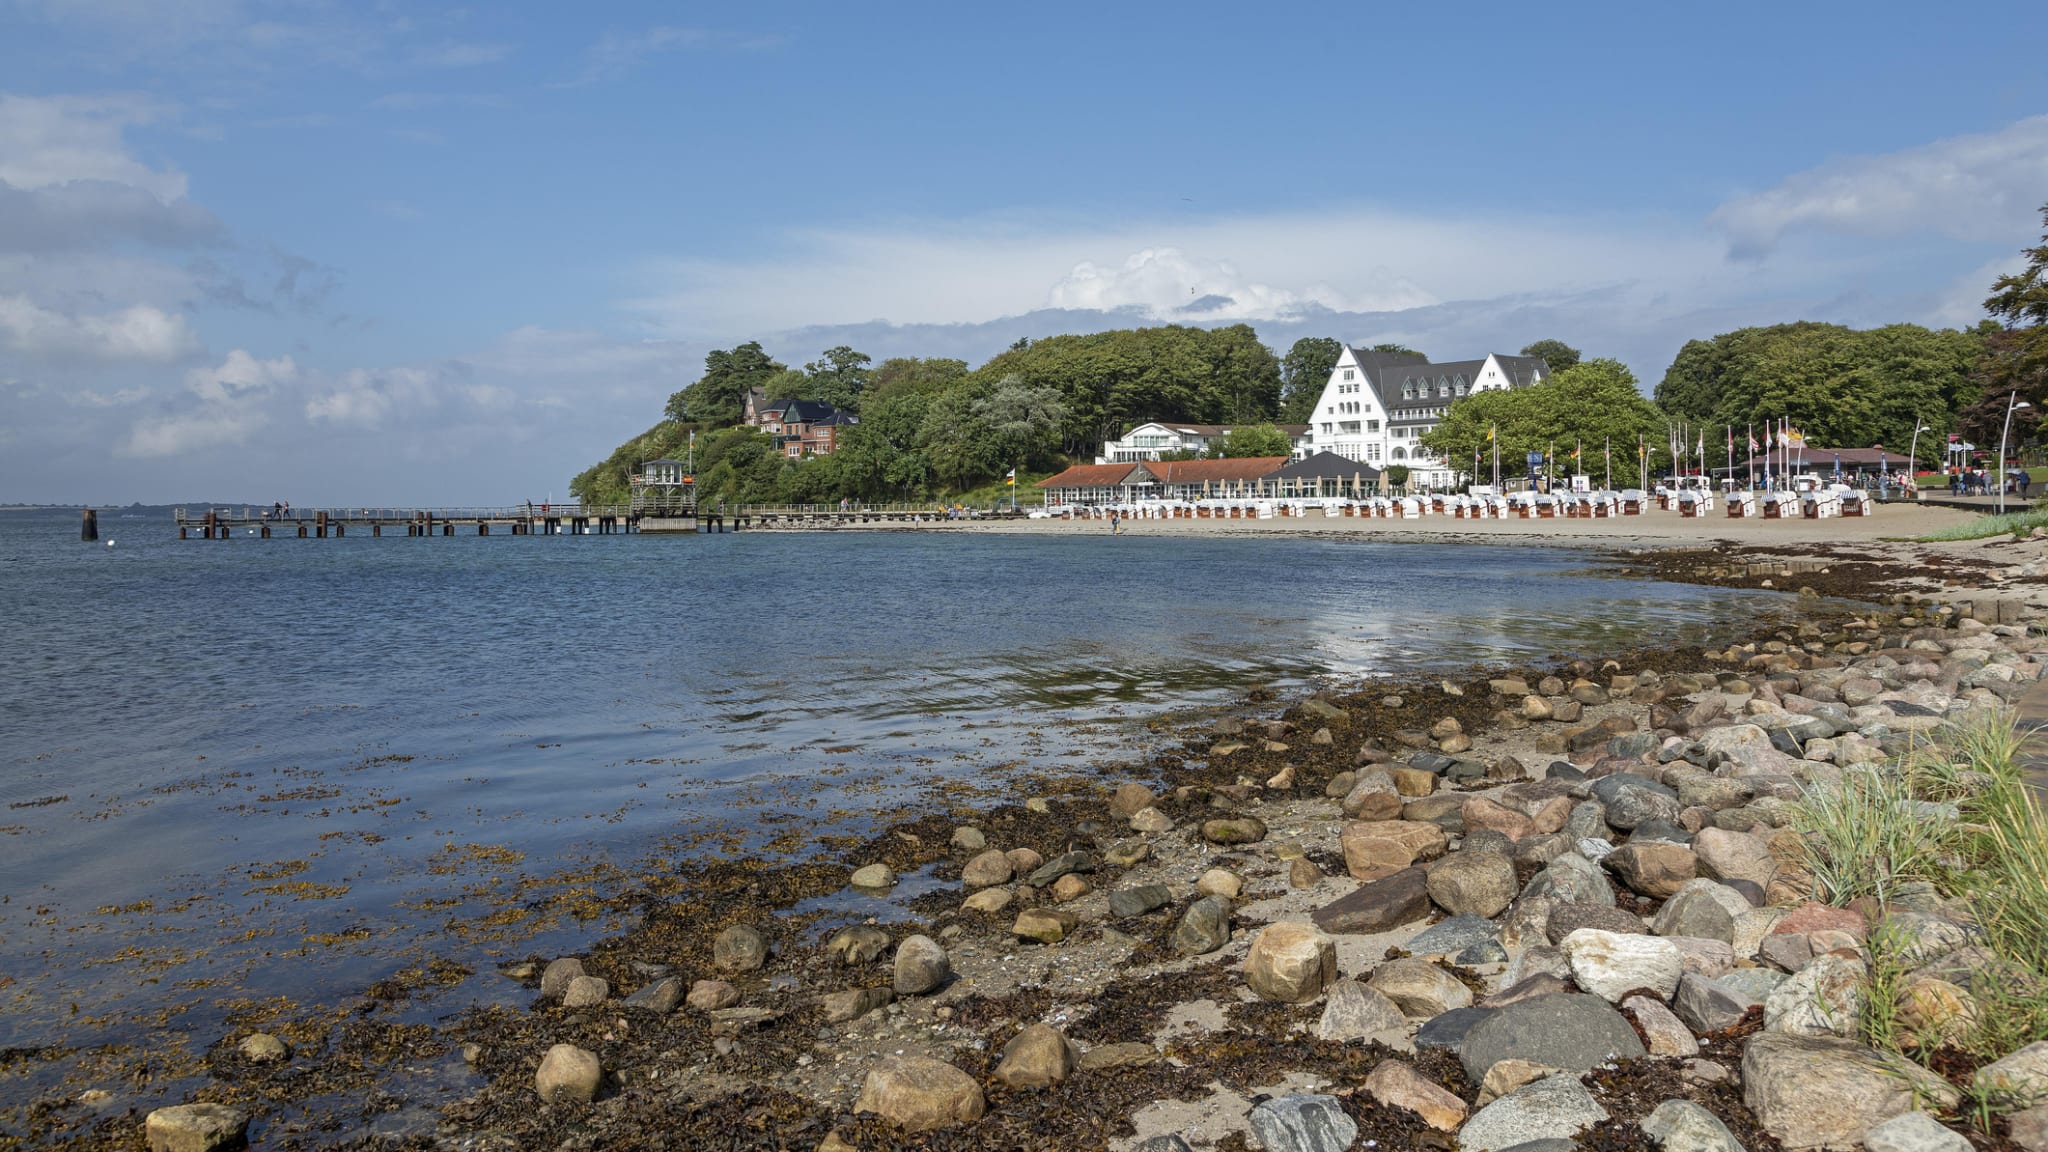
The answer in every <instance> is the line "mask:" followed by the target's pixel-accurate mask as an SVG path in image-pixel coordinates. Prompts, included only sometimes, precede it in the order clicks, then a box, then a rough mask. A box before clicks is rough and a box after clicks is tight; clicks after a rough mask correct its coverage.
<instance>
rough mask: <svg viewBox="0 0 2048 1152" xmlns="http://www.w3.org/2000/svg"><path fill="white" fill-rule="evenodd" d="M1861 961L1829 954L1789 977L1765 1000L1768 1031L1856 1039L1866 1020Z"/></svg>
mask: <svg viewBox="0 0 2048 1152" xmlns="http://www.w3.org/2000/svg"><path fill="white" fill-rule="evenodd" d="M1866 975H1867V972H1866V971H1865V969H1864V966H1863V962H1862V961H1861V960H1854V959H1851V958H1849V957H1847V956H1838V955H1834V954H1829V955H1826V956H1816V957H1814V958H1813V962H1812V963H1811V964H1808V965H1807V966H1806V967H1804V968H1801V969H1800V970H1799V971H1797V972H1795V973H1793V974H1792V975H1791V976H1788V977H1786V979H1785V982H1784V983H1783V984H1780V985H1778V986H1777V987H1776V988H1775V989H1773V990H1772V991H1771V994H1770V995H1769V996H1766V997H1764V1029H1765V1030H1766V1031H1770V1032H1786V1033H1790V1034H1792V1035H1794V1036H1841V1037H1847V1036H1852V1035H1854V1034H1855V1033H1856V1029H1857V1028H1858V1026H1859V1025H1860V1024H1861V1022H1862V1019H1863V1002H1864V998H1865V992H1864V978H1865V976H1866Z"/></svg>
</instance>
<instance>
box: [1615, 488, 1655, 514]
mask: <svg viewBox="0 0 2048 1152" xmlns="http://www.w3.org/2000/svg"><path fill="white" fill-rule="evenodd" d="M1649 502H1650V495H1649V493H1647V492H1644V491H1643V490H1642V489H1640V488H1624V489H1622V491H1621V514H1622V515H1623V516H1641V515H1642V514H1643V506H1644V505H1646V504H1648V503H1649Z"/></svg>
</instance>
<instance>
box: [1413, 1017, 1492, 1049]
mask: <svg viewBox="0 0 2048 1152" xmlns="http://www.w3.org/2000/svg"><path fill="white" fill-rule="evenodd" d="M1491 1015H1493V1009H1491V1008H1453V1009H1451V1010H1450V1011H1449V1012H1445V1013H1443V1014H1441V1015H1439V1016H1436V1017H1434V1018H1432V1019H1430V1020H1427V1021H1425V1022H1424V1023H1423V1025H1422V1027H1420V1028H1418V1029H1416V1030H1415V1046H1416V1047H1417V1048H1442V1049H1445V1050H1446V1051H1452V1052H1455V1051H1457V1050H1458V1049H1459V1048H1460V1047H1461V1046H1463V1045H1464V1043H1465V1037H1466V1035H1467V1034H1468V1033H1470V1032H1471V1031H1472V1029H1473V1028H1475V1027H1477V1026H1478V1024H1479V1022H1480V1021H1481V1020H1484V1019H1486V1018H1487V1017H1489V1016H1491Z"/></svg>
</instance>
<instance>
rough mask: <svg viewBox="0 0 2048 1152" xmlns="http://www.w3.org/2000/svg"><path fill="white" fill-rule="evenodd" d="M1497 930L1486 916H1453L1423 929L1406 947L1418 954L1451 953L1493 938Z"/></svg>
mask: <svg viewBox="0 0 2048 1152" xmlns="http://www.w3.org/2000/svg"><path fill="white" fill-rule="evenodd" d="M1497 931H1499V930H1498V929H1496V928H1495V927H1494V925H1493V921H1491V920H1488V919H1487V918H1486V917H1484V916H1452V917H1450V918H1449V919H1447V920H1443V921H1440V922H1438V923H1435V924H1432V925H1430V926H1429V927H1427V928H1425V929H1423V930H1422V931H1421V932H1420V933H1418V934H1417V935H1416V936H1415V938H1414V939H1412V940H1410V941H1408V943H1407V945H1406V948H1407V951H1409V952H1410V953H1412V954H1414V955H1417V956H1434V955H1439V954H1441V955H1451V954H1453V953H1457V952H1462V951H1464V950H1465V949H1467V948H1470V947H1471V946H1473V945H1474V944H1478V943H1481V942H1482V941H1486V940H1491V939H1493V938H1494V934H1495V933H1496V932H1497Z"/></svg>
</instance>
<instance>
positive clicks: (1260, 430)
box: [1209, 424, 1294, 460]
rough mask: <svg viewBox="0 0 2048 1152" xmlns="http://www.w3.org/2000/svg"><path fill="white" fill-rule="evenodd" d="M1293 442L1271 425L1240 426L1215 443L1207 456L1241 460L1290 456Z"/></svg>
mask: <svg viewBox="0 0 2048 1152" xmlns="http://www.w3.org/2000/svg"><path fill="white" fill-rule="evenodd" d="M1293 453H1294V441H1292V440H1290V439H1288V438H1287V433H1285V432H1282V431H1281V430H1280V429H1278V428H1275V427H1274V426H1273V425H1271V424H1240V425H1238V426H1237V427H1235V428H1232V429H1231V430H1230V431H1228V432H1226V433H1224V434H1223V436H1222V437H1221V438H1220V439H1218V440H1217V441H1216V444H1215V446H1214V447H1212V448H1211V449H1210V450H1209V454H1210V455H1211V456H1212V457H1215V458H1216V459H1231V460H1242V459H1244V458H1245V457H1248V456H1291V455H1293Z"/></svg>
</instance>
